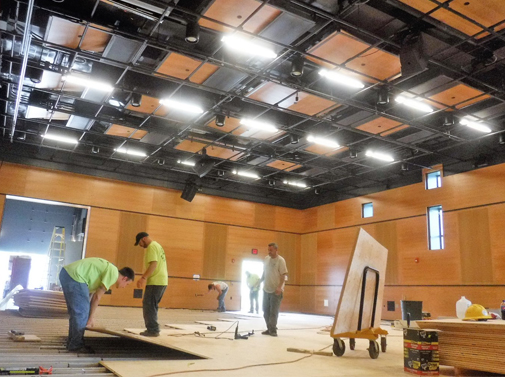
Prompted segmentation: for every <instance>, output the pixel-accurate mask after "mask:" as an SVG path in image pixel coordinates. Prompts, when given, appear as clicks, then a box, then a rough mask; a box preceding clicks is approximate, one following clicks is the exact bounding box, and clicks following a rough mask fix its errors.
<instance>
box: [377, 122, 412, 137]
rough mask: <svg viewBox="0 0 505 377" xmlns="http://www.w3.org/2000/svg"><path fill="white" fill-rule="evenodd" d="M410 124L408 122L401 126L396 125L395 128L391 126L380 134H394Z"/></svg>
mask: <svg viewBox="0 0 505 377" xmlns="http://www.w3.org/2000/svg"><path fill="white" fill-rule="evenodd" d="M409 127H410V126H409V125H408V124H403V125H401V126H398V127H396V128H392V129H390V130H387V131H384V132H382V133H381V134H380V136H388V135H391V134H394V133H395V132H398V131H401V130H404V129H405V128H409Z"/></svg>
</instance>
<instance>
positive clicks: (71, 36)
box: [45, 17, 111, 52]
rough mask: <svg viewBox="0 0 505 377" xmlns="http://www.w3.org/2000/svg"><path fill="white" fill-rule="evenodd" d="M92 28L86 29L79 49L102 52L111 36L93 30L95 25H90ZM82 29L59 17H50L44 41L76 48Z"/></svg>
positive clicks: (76, 24) (82, 27)
mask: <svg viewBox="0 0 505 377" xmlns="http://www.w3.org/2000/svg"><path fill="white" fill-rule="evenodd" d="M92 26H93V27H89V28H88V29H87V31H86V35H85V36H84V39H83V41H82V43H81V45H80V48H81V50H85V51H93V52H103V51H104V49H105V47H106V46H107V43H108V42H109V40H110V38H111V36H110V34H108V33H106V32H105V31H101V30H97V29H95V27H97V26H96V25H93V24H92ZM84 29H85V28H84V26H83V25H81V24H78V23H75V22H70V21H67V20H64V19H62V18H59V17H50V19H49V23H48V26H47V29H46V35H45V40H46V41H48V42H51V43H55V44H58V45H61V46H65V47H69V48H76V47H77V46H79V42H80V41H81V37H82V35H83V33H84ZM103 30H107V29H103Z"/></svg>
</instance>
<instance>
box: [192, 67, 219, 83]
mask: <svg viewBox="0 0 505 377" xmlns="http://www.w3.org/2000/svg"><path fill="white" fill-rule="evenodd" d="M218 69H219V67H218V66H217V65H214V64H210V63H205V64H204V65H203V66H201V67H200V68H199V69H198V70H197V71H196V72H195V73H194V74H193V76H191V77H190V78H189V81H191V82H196V83H197V84H202V83H203V82H205V80H207V79H208V78H209V77H210V76H212V75H213V74H214V72H216V71H217V70H218Z"/></svg>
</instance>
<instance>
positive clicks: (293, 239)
mask: <svg viewBox="0 0 505 377" xmlns="http://www.w3.org/2000/svg"><path fill="white" fill-rule="evenodd" d="M275 239H276V241H275V242H277V245H278V246H279V255H281V256H282V257H283V258H284V259H285V260H286V266H287V268H288V283H289V284H299V283H300V260H301V256H300V236H299V235H296V234H289V233H277V235H276V237H275Z"/></svg>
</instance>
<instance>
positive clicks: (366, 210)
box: [361, 203, 373, 218]
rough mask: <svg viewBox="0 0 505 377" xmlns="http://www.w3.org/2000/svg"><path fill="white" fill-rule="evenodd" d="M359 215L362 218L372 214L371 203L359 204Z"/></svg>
mask: <svg viewBox="0 0 505 377" xmlns="http://www.w3.org/2000/svg"><path fill="white" fill-rule="evenodd" d="M361 215H362V216H363V218H366V217H372V216H373V203H364V204H362V206H361Z"/></svg>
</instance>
